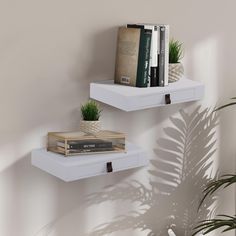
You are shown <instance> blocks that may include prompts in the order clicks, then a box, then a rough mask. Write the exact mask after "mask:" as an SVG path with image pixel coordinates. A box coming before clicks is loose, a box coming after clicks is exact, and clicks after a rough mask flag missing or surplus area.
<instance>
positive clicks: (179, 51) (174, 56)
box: [169, 39, 183, 63]
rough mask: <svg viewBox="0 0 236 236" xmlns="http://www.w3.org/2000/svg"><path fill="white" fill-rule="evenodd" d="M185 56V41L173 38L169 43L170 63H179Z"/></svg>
mask: <svg viewBox="0 0 236 236" xmlns="http://www.w3.org/2000/svg"><path fill="white" fill-rule="evenodd" d="M182 58H183V43H181V42H179V41H178V40H174V39H171V40H170V43H169V63H179V62H180V60H181V59H182Z"/></svg>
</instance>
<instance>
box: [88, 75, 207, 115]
mask: <svg viewBox="0 0 236 236" xmlns="http://www.w3.org/2000/svg"><path fill="white" fill-rule="evenodd" d="M203 96H204V85H203V84H202V83H201V82H197V81H193V80H189V79H186V78H183V79H180V80H179V81H177V82H175V83H170V84H169V85H168V86H166V87H149V88H136V87H130V86H124V85H118V84H114V81H113V80H107V81H102V82H94V83H91V84H90V98H92V99H95V100H97V101H100V102H103V103H105V104H108V105H110V106H113V107H116V108H119V109H121V110H124V111H135V110H141V109H146V108H152V107H159V106H164V105H167V104H168V103H169V102H170V103H171V104H176V103H183V102H190V101H196V100H200V99H201V98H202V97H203Z"/></svg>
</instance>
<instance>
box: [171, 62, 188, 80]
mask: <svg viewBox="0 0 236 236" xmlns="http://www.w3.org/2000/svg"><path fill="white" fill-rule="evenodd" d="M183 75H184V67H183V65H182V64H181V63H169V79H168V81H169V83H173V82H176V81H178V80H179V79H181V78H182V77H183Z"/></svg>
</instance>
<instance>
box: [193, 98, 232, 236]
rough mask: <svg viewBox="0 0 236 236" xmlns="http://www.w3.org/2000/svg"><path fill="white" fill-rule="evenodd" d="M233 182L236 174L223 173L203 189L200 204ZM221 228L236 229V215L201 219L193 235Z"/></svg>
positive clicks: (219, 108)
mask: <svg viewBox="0 0 236 236" xmlns="http://www.w3.org/2000/svg"><path fill="white" fill-rule="evenodd" d="M231 99H232V100H235V99H236V97H233V98H231ZM233 105H236V102H234V101H233V102H230V103H227V104H225V105H222V106H220V107H218V108H216V109H215V111H219V110H221V109H223V108H225V107H228V106H233ZM232 184H236V174H227V175H223V176H221V177H220V178H219V179H218V180H214V181H211V182H210V183H209V184H207V186H206V188H205V189H204V190H203V193H204V196H203V198H202V200H201V202H200V206H201V205H202V203H203V202H204V200H205V199H206V198H207V197H208V196H211V195H213V194H214V193H215V192H216V191H217V190H219V189H224V188H226V187H229V186H230V185H232ZM200 206H199V207H200ZM219 228H223V230H222V233H223V232H226V231H230V230H236V215H234V216H229V215H222V214H221V215H218V216H216V217H215V218H213V219H208V220H203V221H200V222H199V224H198V225H197V226H196V227H195V228H194V230H195V232H194V234H193V235H192V236H194V235H196V234H197V233H199V232H202V233H203V235H206V234H208V233H210V232H212V231H214V230H217V229H219Z"/></svg>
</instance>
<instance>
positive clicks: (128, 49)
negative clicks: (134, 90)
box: [115, 27, 141, 87]
mask: <svg viewBox="0 0 236 236" xmlns="http://www.w3.org/2000/svg"><path fill="white" fill-rule="evenodd" d="M140 33H141V30H140V29H138V28H126V27H119V29H118V38H117V49H116V68H115V83H117V84H123V85H129V86H134V87H135V86H136V78H137V69H138V54H139V41H140Z"/></svg>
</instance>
